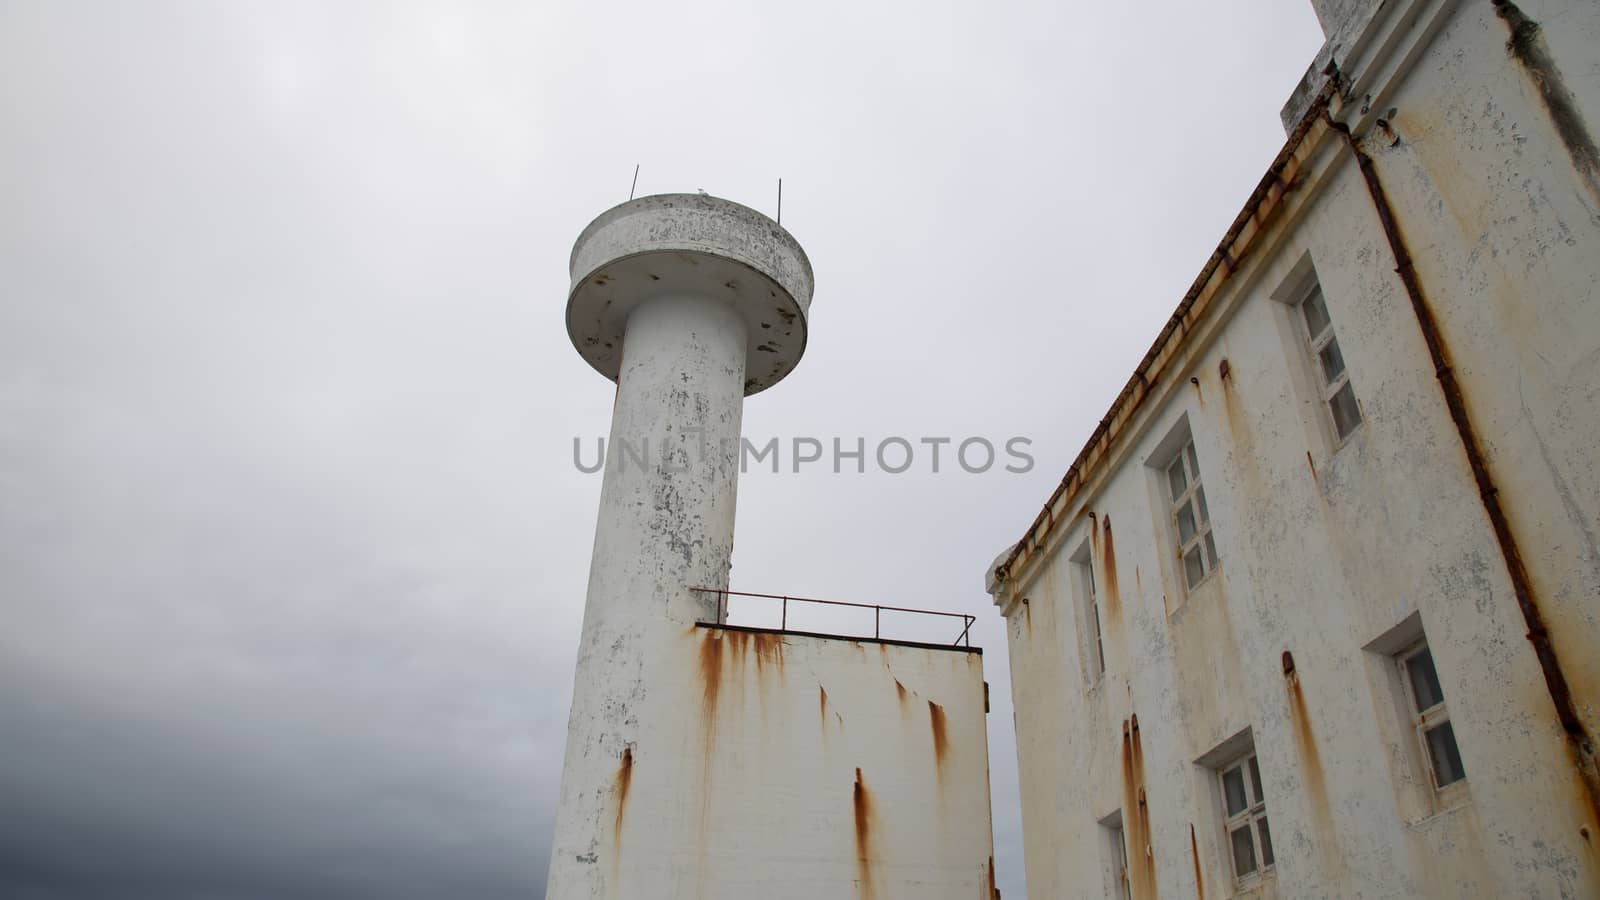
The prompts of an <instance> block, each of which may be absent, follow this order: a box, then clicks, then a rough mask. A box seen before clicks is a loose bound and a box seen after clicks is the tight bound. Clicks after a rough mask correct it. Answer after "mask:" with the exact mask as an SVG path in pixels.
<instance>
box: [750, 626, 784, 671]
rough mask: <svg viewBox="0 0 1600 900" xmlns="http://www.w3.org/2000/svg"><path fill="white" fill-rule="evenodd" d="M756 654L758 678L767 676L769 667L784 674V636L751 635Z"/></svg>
mask: <svg viewBox="0 0 1600 900" xmlns="http://www.w3.org/2000/svg"><path fill="white" fill-rule="evenodd" d="M751 637H753V638H754V641H753V642H752V643H753V645H754V649H755V653H756V677H757V678H760V677H763V676H764V675H765V674H766V670H767V667H768V666H771V667H772V668H773V669H776V670H777V672H778V674H779V675H782V674H783V635H781V634H765V633H759V634H754V635H751Z"/></svg>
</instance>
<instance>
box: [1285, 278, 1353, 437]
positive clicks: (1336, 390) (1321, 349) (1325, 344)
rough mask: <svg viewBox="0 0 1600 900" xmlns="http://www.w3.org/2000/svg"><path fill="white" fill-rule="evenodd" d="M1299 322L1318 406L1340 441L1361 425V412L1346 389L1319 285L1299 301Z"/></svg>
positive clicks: (1341, 359) (1347, 379) (1335, 338)
mask: <svg viewBox="0 0 1600 900" xmlns="http://www.w3.org/2000/svg"><path fill="white" fill-rule="evenodd" d="M1300 321H1301V322H1302V323H1304V325H1305V336H1306V340H1307V341H1309V346H1310V349H1311V360H1312V363H1311V366H1312V368H1313V369H1315V370H1316V376H1317V384H1318V386H1320V387H1321V388H1322V403H1323V405H1324V406H1325V407H1327V409H1328V413H1329V415H1330V416H1331V417H1332V419H1333V430H1334V433H1335V434H1336V435H1338V437H1339V440H1341V441H1342V440H1344V439H1345V438H1347V437H1349V436H1350V433H1351V432H1353V431H1355V430H1356V427H1357V426H1359V425H1360V424H1361V408H1360V407H1359V406H1357V405H1356V392H1355V388H1353V387H1351V386H1350V373H1349V372H1347V371H1345V367H1344V354H1343V353H1341V352H1339V338H1338V336H1336V335H1335V334H1334V333H1333V320H1332V319H1331V318H1329V316H1328V305H1327V303H1326V302H1324V300H1323V297H1322V287H1321V286H1320V285H1316V284H1313V285H1312V286H1311V290H1310V292H1309V293H1307V294H1306V297H1305V299H1304V300H1301V301H1300Z"/></svg>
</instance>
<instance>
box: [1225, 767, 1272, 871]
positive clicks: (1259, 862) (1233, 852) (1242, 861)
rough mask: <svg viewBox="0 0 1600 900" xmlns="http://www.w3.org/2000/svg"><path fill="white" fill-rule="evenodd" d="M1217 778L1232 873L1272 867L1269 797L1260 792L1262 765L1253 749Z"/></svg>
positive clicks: (1263, 869) (1264, 869)
mask: <svg viewBox="0 0 1600 900" xmlns="http://www.w3.org/2000/svg"><path fill="white" fill-rule="evenodd" d="M1217 779H1218V781H1219V783H1220V784H1221V788H1222V814H1223V831H1224V832H1225V833H1226V834H1227V838H1228V840H1227V846H1228V851H1229V852H1228V855H1229V856H1230V857H1232V859H1233V876H1234V878H1236V879H1240V880H1243V879H1248V878H1251V877H1253V876H1256V875H1258V874H1260V873H1261V872H1264V871H1266V870H1267V869H1270V868H1272V863H1273V857H1272V832H1271V830H1269V829H1268V828H1267V807H1266V799H1265V798H1264V797H1263V796H1262V792H1261V768H1260V766H1258V765H1257V763H1256V755H1255V752H1254V750H1253V749H1252V751H1251V752H1250V753H1249V754H1248V755H1247V756H1245V757H1243V758H1241V759H1237V760H1235V761H1234V762H1232V763H1230V764H1228V765H1226V766H1224V767H1223V768H1222V769H1221V770H1220V771H1219V772H1218V773H1217Z"/></svg>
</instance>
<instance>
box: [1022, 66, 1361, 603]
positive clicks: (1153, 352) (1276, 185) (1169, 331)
mask: <svg viewBox="0 0 1600 900" xmlns="http://www.w3.org/2000/svg"><path fill="white" fill-rule="evenodd" d="M1335 82H1336V79H1330V80H1329V81H1328V82H1327V83H1326V84H1324V85H1323V87H1322V90H1321V92H1319V93H1318V94H1317V98H1316V99H1315V100H1313V101H1312V103H1311V105H1310V107H1309V108H1307V110H1306V112H1305V115H1303V116H1301V117H1300V121H1299V123H1298V124H1296V125H1295V127H1294V131H1292V132H1290V134H1289V138H1288V140H1287V141H1285V142H1284V145H1283V149H1281V150H1279V151H1278V155H1277V156H1276V157H1275V158H1274V159H1273V161H1272V165H1271V166H1270V167H1269V168H1268V169H1267V173H1266V174H1265V175H1263V176H1262V178H1261V181H1260V182H1259V183H1257V185H1256V188H1255V190H1254V191H1252V192H1251V194H1250V199H1249V200H1248V201H1247V202H1246V203H1245V205H1244V209H1242V210H1240V212H1239V215H1238V216H1236V217H1235V218H1234V220H1233V224H1232V225H1230V226H1229V227H1228V231H1227V234H1225V235H1224V236H1223V238H1222V241H1221V243H1219V244H1218V245H1217V249H1216V250H1214V251H1212V253H1211V257H1210V259H1208V260H1206V264H1205V266H1204V267H1203V268H1202V269H1201V270H1200V275H1199V276H1198V277H1197V278H1195V280H1194V283H1193V284H1192V285H1190V287H1189V290H1188V292H1187V293H1185V294H1184V296H1183V299H1182V300H1181V301H1179V303H1178V308H1177V309H1176V310H1174V311H1173V313H1172V316H1171V317H1170V318H1169V319H1168V320H1167V323H1166V325H1164V326H1163V327H1162V329H1161V333H1160V334H1159V335H1157V336H1156V340H1155V343H1153V344H1151V345H1150V349H1149V350H1148V351H1146V352H1145V355H1144V357H1143V358H1142V359H1140V360H1139V365H1138V366H1137V367H1135V368H1134V371H1133V376H1132V377H1130V378H1129V379H1128V382H1127V384H1125V385H1124V386H1123V388H1122V390H1121V392H1119V393H1118V394H1117V399H1116V400H1115V401H1113V402H1112V404H1111V409H1110V410H1109V411H1108V412H1107V413H1106V416H1105V418H1103V419H1101V420H1100V422H1099V424H1098V425H1096V426H1095V429H1094V431H1093V432H1092V433H1091V434H1090V435H1089V440H1088V442H1087V443H1085V444H1084V446H1083V449H1082V450H1080V451H1078V456H1077V458H1076V459H1074V460H1073V462H1072V465H1070V466H1068V467H1067V472H1066V474H1065V475H1063V476H1062V478H1061V482H1060V484H1058V485H1056V488H1055V490H1053V491H1052V492H1051V493H1050V499H1049V500H1048V501H1046V503H1045V507H1044V511H1041V512H1040V513H1039V515H1038V516H1036V517H1035V518H1034V520H1033V524H1031V525H1029V526H1028V530H1027V532H1026V533H1025V534H1023V536H1022V540H1020V541H1018V542H1017V543H1016V545H1015V546H1013V547H1012V548H1011V552H1010V553H1009V554H1007V555H1006V559H1005V561H1004V562H1002V563H1001V564H1000V565H998V566H996V567H995V570H996V574H997V575H998V576H999V578H1000V580H1002V581H1004V580H1007V579H1009V577H1010V575H1011V567H1012V565H1014V564H1015V563H1016V561H1017V560H1018V559H1020V558H1022V556H1023V555H1025V554H1026V553H1028V552H1030V551H1031V550H1032V547H1031V546H1030V544H1032V543H1034V539H1035V537H1036V536H1037V538H1038V540H1039V542H1042V541H1043V539H1044V537H1046V536H1048V535H1049V533H1050V531H1051V530H1052V528H1053V526H1054V524H1055V522H1056V521H1058V520H1057V519H1056V518H1055V517H1054V514H1053V512H1052V511H1053V510H1054V508H1055V506H1056V504H1057V503H1058V502H1060V501H1061V500H1062V499H1063V498H1064V497H1070V496H1072V495H1073V494H1075V493H1076V492H1077V491H1078V490H1081V489H1082V487H1083V482H1084V477H1083V473H1084V472H1086V471H1087V470H1088V469H1089V466H1090V463H1091V462H1092V460H1093V457H1094V455H1095V453H1096V451H1097V450H1098V449H1100V444H1101V442H1102V441H1104V443H1105V448H1104V449H1106V450H1109V449H1110V447H1111V445H1112V443H1113V442H1114V441H1115V440H1116V439H1117V437H1118V436H1120V435H1121V430H1120V429H1117V428H1116V427H1115V423H1116V421H1117V420H1118V419H1119V418H1123V417H1125V416H1130V415H1131V414H1132V413H1133V412H1134V411H1135V410H1137V409H1138V408H1139V406H1140V404H1142V403H1143V402H1144V398H1145V396H1146V395H1147V394H1148V393H1149V389H1150V386H1151V385H1153V384H1155V383H1156V382H1157V381H1158V380H1159V378H1160V376H1161V370H1160V368H1158V367H1157V365H1156V363H1157V362H1158V361H1159V360H1160V359H1161V355H1162V353H1163V351H1165V350H1166V348H1167V346H1168V345H1169V344H1171V343H1172V342H1173V341H1175V340H1176V341H1182V340H1183V339H1184V338H1185V337H1187V335H1188V332H1189V330H1190V328H1191V327H1192V326H1191V325H1190V324H1188V323H1187V321H1186V320H1187V319H1188V316H1189V313H1190V312H1191V311H1192V310H1193V308H1194V306H1195V303H1196V301H1197V300H1199V299H1200V298H1201V297H1202V296H1203V295H1204V294H1205V291H1206V285H1207V284H1209V283H1210V281H1211V278H1212V276H1213V275H1214V274H1216V271H1217V269H1219V268H1222V269H1223V271H1224V279H1225V280H1226V278H1227V277H1229V276H1232V275H1233V273H1234V270H1235V269H1236V268H1237V267H1238V266H1239V265H1240V264H1241V263H1242V262H1243V261H1244V260H1245V258H1246V257H1248V256H1249V255H1250V250H1249V248H1248V247H1246V248H1242V250H1241V252H1239V253H1237V254H1235V253H1234V252H1233V249H1234V245H1235V244H1236V243H1237V242H1238V240H1239V237H1240V235H1241V234H1242V233H1243V232H1244V230H1245V227H1246V226H1247V225H1249V223H1250V221H1251V220H1252V219H1254V218H1255V216H1256V214H1257V213H1258V212H1259V211H1260V209H1261V207H1262V206H1263V204H1265V203H1266V202H1267V201H1268V200H1279V199H1281V198H1282V197H1283V196H1284V195H1285V194H1287V193H1288V192H1289V190H1290V189H1291V188H1292V187H1293V184H1292V183H1290V184H1286V183H1285V182H1284V180H1283V177H1282V176H1283V170H1284V167H1285V166H1287V165H1288V164H1289V161H1290V160H1291V159H1292V158H1293V157H1294V154H1295V152H1296V151H1297V150H1299V149H1300V145H1301V143H1303V142H1304V141H1305V140H1306V136H1307V135H1308V134H1310V132H1311V130H1312V128H1313V126H1315V125H1317V124H1319V123H1320V122H1321V121H1322V119H1323V114H1324V113H1325V112H1326V110H1327V108H1328V103H1329V101H1330V100H1331V99H1332V97H1333V96H1334V94H1335V93H1336V92H1337V87H1336V84H1335ZM1046 513H1050V514H1049V515H1047V514H1046ZM1041 526H1042V527H1043V529H1044V530H1043V531H1042V532H1040V528H1041Z"/></svg>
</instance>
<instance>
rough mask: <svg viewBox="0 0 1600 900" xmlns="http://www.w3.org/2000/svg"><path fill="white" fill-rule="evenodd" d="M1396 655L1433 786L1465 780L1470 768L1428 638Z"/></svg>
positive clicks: (1442, 787)
mask: <svg viewBox="0 0 1600 900" xmlns="http://www.w3.org/2000/svg"><path fill="white" fill-rule="evenodd" d="M1396 659H1397V661H1398V663H1399V666H1400V681H1401V683H1403V684H1404V685H1405V689H1406V698H1407V699H1408V700H1409V701H1410V703H1411V715H1412V721H1413V722H1415V723H1416V728H1417V738H1418V739H1419V740H1420V741H1421V743H1422V756H1423V759H1424V760H1426V762H1427V764H1428V773H1429V777H1430V778H1431V779H1432V781H1433V787H1434V790H1442V789H1444V788H1447V787H1449V786H1450V785H1452V784H1455V783H1456V782H1458V781H1463V780H1465V779H1466V777H1467V772H1466V769H1465V768H1463V767H1462V765H1461V750H1460V749H1459V748H1458V747H1457V746H1456V732H1455V729H1454V728H1452V727H1451V725H1450V712H1449V710H1448V709H1446V708H1445V704H1444V690H1443V689H1442V688H1441V687H1440V686H1439V672H1438V671H1437V670H1436V669H1434V667H1433V654H1432V653H1431V652H1430V651H1429V650H1428V644H1427V641H1426V640H1424V641H1421V642H1419V643H1416V644H1413V645H1412V646H1411V647H1410V648H1409V649H1407V650H1406V651H1405V652H1403V653H1401V654H1400V655H1399V656H1398V657H1397V658H1396Z"/></svg>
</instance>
